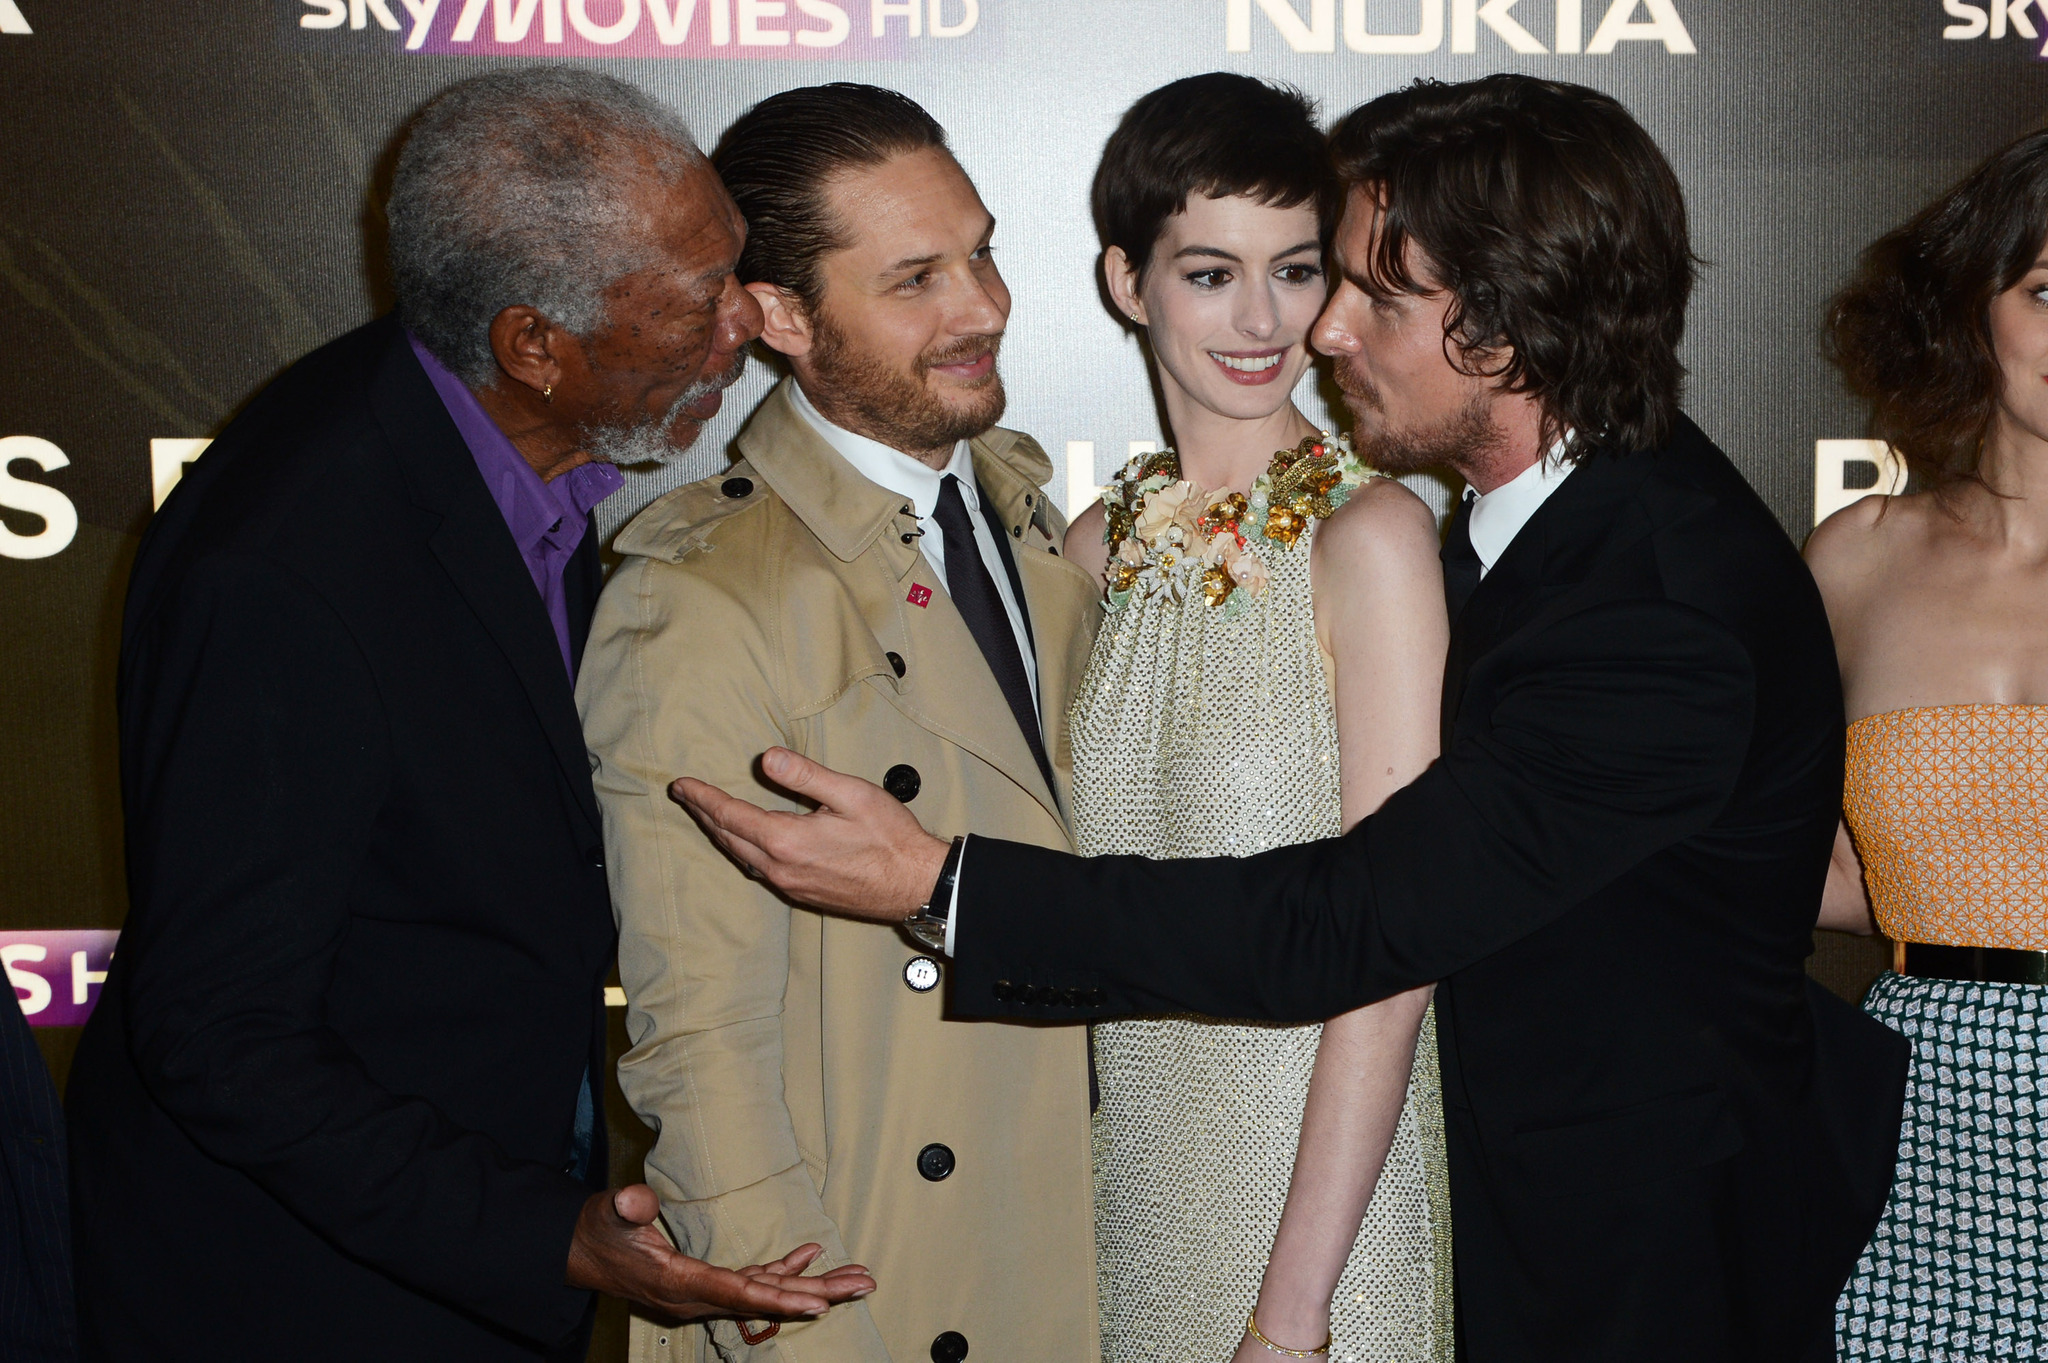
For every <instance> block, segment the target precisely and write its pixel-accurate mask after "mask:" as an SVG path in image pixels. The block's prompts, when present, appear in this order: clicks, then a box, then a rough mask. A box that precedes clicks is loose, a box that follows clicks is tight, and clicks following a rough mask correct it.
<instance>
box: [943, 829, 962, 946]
mask: <svg viewBox="0 0 2048 1363" xmlns="http://www.w3.org/2000/svg"><path fill="white" fill-rule="evenodd" d="M966 869H967V844H966V843H964V842H963V843H961V844H960V861H959V864H958V865H956V866H954V868H953V897H952V902H951V903H949V904H947V905H946V955H947V957H948V958H951V957H952V955H953V943H954V941H955V940H956V939H957V938H958V936H959V932H960V876H961V874H962V873H963V872H964V871H965V870H966Z"/></svg>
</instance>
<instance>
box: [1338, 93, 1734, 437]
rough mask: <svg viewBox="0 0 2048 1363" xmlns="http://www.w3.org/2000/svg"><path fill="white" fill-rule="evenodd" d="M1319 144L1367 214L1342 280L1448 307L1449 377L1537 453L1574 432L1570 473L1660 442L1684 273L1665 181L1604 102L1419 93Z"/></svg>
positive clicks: (1635, 130) (1353, 121) (1367, 112)
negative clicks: (1518, 426) (1527, 419)
mask: <svg viewBox="0 0 2048 1363" xmlns="http://www.w3.org/2000/svg"><path fill="white" fill-rule="evenodd" d="M1330 144H1331V149H1332V152H1333V153H1334V155H1335V157H1336V164H1337V172H1338V174H1339V175H1341V176H1342V177H1343V178H1344V180H1345V181H1346V182H1347V183H1348V184H1351V185H1353V186H1359V187H1363V188H1366V189H1368V190H1370V191H1371V192H1373V193H1374V194H1376V195H1378V196H1379V198H1380V200H1381V202H1382V204H1383V206H1384V216H1383V217H1382V219H1381V222H1380V229H1381V230H1380V233H1379V235H1378V238H1377V240H1376V241H1375V243H1374V248H1373V255H1372V258H1371V259H1370V260H1366V261H1349V262H1346V264H1347V266H1348V268H1350V269H1351V270H1353V271H1355V272H1357V273H1358V274H1359V275H1360V276H1361V277H1362V282H1363V283H1364V284H1365V286H1366V287H1367V288H1368V289H1370V290H1377V291H1381V292H1385V293H1390V294H1392V293H1424V292H1428V291H1430V290H1431V289H1432V288H1434V287H1438V286H1441V287H1443V288H1446V289H1448V290H1449V291H1450V292H1451V295H1452V299H1453V301H1452V304H1451V307H1450V310H1449V311H1448V312H1447V313H1446V314H1445V317H1444V342H1445V354H1446V355H1449V356H1451V358H1452V361H1453V363H1457V364H1460V365H1463V366H1465V367H1467V372H1475V373H1483V374H1486V375H1488V376H1489V377H1494V378H1498V379H1500V380H1501V381H1502V382H1503V384H1504V385H1505V387H1506V389H1507V391H1509V392H1514V393H1527V394H1529V395H1530V396H1532V397H1534V398H1535V399H1536V400H1537V401H1538V403H1540V404H1541V406H1542V408H1543V413H1544V425H1545V434H1546V438H1547V439H1555V438H1556V437H1557V436H1558V435H1560V434H1561V433H1562V432H1563V431H1565V430H1567V429H1569V430H1571V431H1573V432H1575V435H1574V438H1573V442H1572V446H1571V450H1570V452H1569V454H1568V456H1567V457H1569V458H1571V459H1574V460H1576V459H1582V458H1586V457H1588V456H1592V455H1599V454H1628V453H1631V452H1634V451H1638V450H1655V449H1659V448H1661V447H1662V446H1663V445H1664V444H1665V443H1666V442H1668V441H1669V440H1670V438H1671V434H1672V431H1673V428H1674V427H1675V425H1676V423H1677V420H1678V404H1679V398H1680V396H1681V393H1682V391H1683V388H1684V383H1685V367H1684V366H1683V365H1681V364H1680V363H1679V362H1678V342H1679V339H1680V338H1681V337H1682V336H1683V335H1684V334H1685V305H1686V302H1687V300H1688V299H1689V298H1690V297H1691V296H1692V284H1693V271H1694V268H1695V267H1696V265H1697V264H1698V262H1697V260H1696V259H1695V258H1694V256H1693V254H1692V247H1691V244H1690V238H1689V236H1688V234H1687V230H1686V220H1685V196H1684V194H1683V193H1682V192H1681V191H1680V189H1679V186H1678V176H1677V175H1676V174H1674V173H1673V171H1672V169H1671V164H1670V162H1668V161H1666V160H1665V159H1664V153H1663V152H1661V151H1659V150H1658V149H1657V144H1656V143H1655V142H1653V141H1651V140H1650V135H1649V134H1648V133H1647V132H1645V131H1643V128H1642V125H1641V124H1639V123H1637V122H1636V121H1635V119H1633V118H1632V117H1630V116H1629V112H1628V110H1626V109H1624V108H1623V107H1622V106H1621V104H1620V103H1619V102H1618V101H1616V100H1614V99H1613V98H1611V97H1609V96H1607V95H1603V94H1601V93H1600V92H1599V91H1597V90H1589V89H1587V88H1586V87H1585V86H1583V85H1569V84H1566V83H1564V82H1562V81H1550V80H1538V79H1536V78H1534V77H1531V76H1521V75H1511V74H1503V75H1493V76H1486V77H1483V78H1481V79H1479V80H1471V81H1464V82H1461V83H1459V84H1456V85H1446V84H1444V83H1442V82H1440V81H1429V80H1423V81H1417V82H1415V83H1414V84H1413V85H1409V86H1407V87H1405V88H1403V89H1400V90H1396V91H1394V92H1392V93H1391V94H1386V95H1382V96H1380V97H1379V98H1378V99H1375V100H1373V101H1372V102H1370V103H1368V104H1364V105H1361V106H1360V107H1359V108H1357V109H1355V110H1353V111H1352V112H1351V113H1350V114H1348V115H1346V116H1345V118H1344V119H1343V121H1342V122H1340V123H1338V125H1337V126H1336V128H1335V129H1333V130H1332V131H1331V134H1330ZM1411 242H1412V243H1413V244H1414V246H1415V247H1417V248H1418V253H1419V254H1418V253H1411V252H1410V251H1409V250H1408V249H1407V248H1408V246H1409V244H1410V243H1411ZM1424 273H1427V274H1428V275H1430V276H1433V279H1431V280H1426V279H1424V278H1423V277H1422V275H1423V274H1424ZM1453 348H1455V350H1456V352H1457V353H1456V354H1452V351H1453Z"/></svg>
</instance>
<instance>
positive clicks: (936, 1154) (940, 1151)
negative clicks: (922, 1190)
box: [917, 1141, 953, 1183]
mask: <svg viewBox="0 0 2048 1363" xmlns="http://www.w3.org/2000/svg"><path fill="white" fill-rule="evenodd" d="M917 1172H918V1173H920V1174H922V1175H924V1177H925V1178H926V1179H928V1180H930V1181H931V1182H933V1183H937V1182H938V1181H939V1180H940V1179H943V1178H946V1177H947V1176H949V1175H950V1174H951V1173H952V1172H953V1152H952V1151H951V1150H949V1149H947V1148H946V1147H945V1146H943V1145H940V1144H939V1143H938V1142H937V1141H933V1142H932V1143H931V1144H930V1145H927V1146H926V1147H925V1148H924V1149H922V1150H920V1151H918V1152H917Z"/></svg>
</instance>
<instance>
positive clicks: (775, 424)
mask: <svg viewBox="0 0 2048 1363" xmlns="http://www.w3.org/2000/svg"><path fill="white" fill-rule="evenodd" d="M790 382H791V380H787V379H785V380H784V381H783V386H782V387H778V388H777V389H776V390H775V391H774V392H773V393H771V394H769V395H768V398H767V400H766V401H765V402H763V403H762V404H761V407H760V410H759V411H757V412H756V413H755V414H754V417H753V419H752V420H751V421H750V422H749V423H748V424H747V428H746V430H744V431H743V432H741V434H740V438H739V441H738V446H739V450H740V453H741V455H742V456H743V457H744V458H745V460H746V462H747V463H748V464H749V465H750V466H751V467H752V468H753V469H754V470H755V471H756V472H758V473H759V474H760V475H761V476H762V477H763V478H764V479H765V480H767V483H768V485H769V486H770V487H771V488H773V489H774V490H775V494H776V495H777V496H778V497H780V498H781V499H782V500H783V502H784V503H785V504H787V505H788V507H789V509H790V510H791V511H792V512H794V513H795V515H796V517H797V518H798V519H799V520H801V521H802V522H803V523H804V525H805V527H806V528H807V529H809V530H810V532H811V533H812V534H814V535H816V536H817V537H818V540H819V541H820V542H821V543H822V544H823V545H824V546H825V547H826V548H827V549H828V550H830V551H831V553H832V555H833V556H834V558H836V559H837V560H839V563H840V565H841V566H840V578H841V581H842V582H843V583H844V584H845V586H846V587H847V589H848V590H849V591H850V592H851V593H852V595H853V597H854V600H855V601H856V602H857V604H858V608H859V610H860V612H861V615H862V617H863V619H864V620H865V622H866V624H867V626H868V628H869V629H870V630H871V631H872V632H873V635H874V639H875V651H876V653H877V654H878V655H879V657H878V658H877V662H881V660H882V659H884V658H886V657H887V655H888V654H890V653H894V654H896V655H897V657H899V658H901V659H902V660H903V663H904V670H903V673H902V675H901V676H897V675H895V672H894V668H893V666H891V665H889V664H887V663H882V665H881V666H877V667H874V668H872V669H870V675H871V677H872V679H873V681H874V684H876V685H878V686H881V687H882V688H883V689H884V690H885V691H886V692H887V694H888V695H889V696H890V698H891V701H892V702H893V704H894V705H895V706H896V708H897V709H898V710H899V711H901V712H902V714H903V715H904V716H905V717H906V718H907V719H909V720H910V721H911V722H912V723H914V724H916V725H918V726H919V727H920V728H923V729H925V730H928V731H929V732H931V733H933V734H936V735H937V736H939V737H940V738H943V739H945V740H946V741H947V742H949V743H952V744H954V745H956V746H957V747H960V748H962V749H964V750H966V751H967V752H970V753H972V754H974V755H975V756H976V757H978V758H980V759H981V760H982V761H984V762H986V763H988V764H989V765H990V766H991V767H994V768H995V769H996V770H997V771H1000V772H1002V773H1003V774H1004V775H1005V776H1007V777H1009V778H1010V779H1011V780H1012V781H1014V782H1016V783H1017V785H1018V786H1019V787H1021V788H1022V789H1023V790H1024V791H1025V792H1026V793H1028V794H1029V795H1030V796H1031V797H1032V798H1033V799H1034V800H1036V801H1038V802H1039V804H1041V805H1043V806H1044V807H1045V809H1046V811H1047V812H1048V813H1049V814H1051V815H1052V817H1053V818H1054V819H1055V820H1056V821H1058V822H1059V823H1060V824H1061V826H1062V827H1064V826H1065V823H1066V819H1065V816H1064V815H1063V814H1062V812H1061V801H1060V798H1059V796H1058V794H1057V793H1056V792H1054V791H1052V790H1050V789H1048V788H1047V786H1046V784H1045V777H1044V776H1043V775H1042V774H1041V773H1040V772H1039V770H1038V763H1037V761H1036V760H1035V759H1034V758H1033V757H1032V755H1031V747H1030V745H1029V744H1028V743H1026V742H1025V740H1024V735H1023V733H1022V732H1021V731H1020V730H1019V729H1018V727H1017V724H1016V721H1015V719H1014V718H1012V716H1011V712H1010V707H1009V702H1008V701H1007V700H1005V699H1004V697H1003V692H1002V688H1001V687H1000V686H998V685H997V684H996V679H995V674H994V673H993V672H991V671H990V670H989V666H988V663H987V661H986V660H985V659H983V657H982V655H981V647H980V645H978V644H977V643H975V641H974V636H973V635H972V634H970V633H969V632H968V629H967V622H966V621H965V620H963V619H961V617H960V612H959V611H958V610H957V609H956V608H955V607H954V605H953V599H952V597H951V596H950V595H949V594H948V593H947V591H946V585H945V583H944V582H943V581H941V580H940V578H939V575H938V573H937V572H936V571H934V569H933V568H932V565H931V561H930V560H929V559H927V558H926V557H925V556H924V554H923V552H922V551H921V550H920V549H919V548H918V545H917V534H916V531H917V522H916V517H915V515H914V514H912V513H910V512H909V511H908V510H907V509H906V508H905V507H904V504H903V499H902V498H901V497H899V496H897V495H896V494H894V493H892V492H890V491H888V490H887V489H886V488H882V487H879V486H877V485H876V484H874V483H872V482H869V481H868V480H867V479H866V478H864V477H862V476H861V475H860V474H859V473H858V472H857V471H855V469H854V467H853V466H852V465H851V464H849V463H847V462H846V460H845V459H844V458H842V457H841V456H840V455H839V453H838V452H837V451H836V450H834V449H833V448H832V447H831V445H829V444H827V443H826V441H825V439H824V437H823V436H821V435H819V434H818V432H817V431H816V429H815V428H813V427H812V426H811V424H810V423H809V422H808V421H806V420H805V419H804V418H803V416H802V415H801V414H800V413H799V412H798V411H797V410H796V409H795V407H794V406H792V405H791V404H790V401H789V397H788V394H787V391H786V389H787V386H788V384H789V383H790ZM1012 439H1014V437H1012ZM998 448H1003V449H1004V451H1005V452H1007V447H1006V446H998V445H992V444H990V443H989V442H988V440H987V438H986V437H982V438H977V440H976V441H975V465H976V476H977V477H981V476H982V474H983V468H984V465H985V463H986V461H988V460H997V461H998V462H1000V459H1001V456H1000V455H999V454H997V453H995V451H996V450H997V449H998ZM1047 472H1048V475H1049V474H1050V466H1049V465H1048V469H1047ZM1019 476H1021V475H1019ZM996 495H997V494H994V493H991V496H992V497H994V496H996ZM1040 495H1042V494H1040ZM1036 500H1037V498H1036V497H1034V501H1036ZM1020 501H1021V496H1020ZM995 504H996V505H997V506H998V507H1000V506H1001V505H1002V502H1001V501H1000V500H998V501H997V502H996V503H995ZM998 514H999V515H1000V513H998ZM906 536H907V537H908V538H907V539H906ZM1018 553H1019V557H1020V559H1023V560H1026V561H1028V560H1030V559H1031V558H1033V557H1035V556H1036V555H1035V554H1034V553H1031V552H1025V551H1023V550H1019V551H1018ZM1047 557H1050V556H1049V555H1048V556H1047ZM1062 566H1063V567H1069V568H1070V565H1062ZM1070 570H1071V569H1070ZM1018 571H1019V573H1020V575H1022V576H1023V577H1024V581H1025V589H1024V590H1025V597H1026V602H1025V608H1026V610H1028V611H1030V612H1031V614H1032V631H1033V636H1034V640H1035V642H1036V643H1037V653H1038V658H1039V665H1040V672H1039V698H1040V700H1039V710H1040V712H1041V713H1040V720H1039V723H1040V727H1041V738H1042V739H1044V741H1045V742H1046V745H1047V746H1046V752H1047V755H1048V757H1049V758H1050V760H1052V761H1053V763H1054V765H1055V770H1056V771H1064V769H1065V768H1064V764H1062V762H1061V760H1060V758H1058V757H1055V756H1053V753H1054V752H1055V749H1054V747H1053V744H1052V740H1051V735H1050V725H1049V723H1048V717H1047V716H1046V715H1045V713H1044V711H1045V710H1046V709H1047V706H1046V704H1045V700H1046V698H1047V697H1064V695H1065V694H1066V692H1065V691H1064V690H1060V689H1056V687H1058V686H1062V685H1064V684H1065V682H1064V677H1065V676H1066V675H1071V674H1070V672H1069V671H1068V665H1067V664H1065V662H1064V660H1061V661H1060V662H1059V663H1057V664H1056V666H1055V668H1054V671H1055V674H1056V675H1055V676H1054V677H1052V678H1050V679H1049V678H1048V676H1047V673H1046V671H1045V665H1046V659H1047V655H1048V654H1049V653H1054V652H1059V651H1061V650H1063V649H1064V648H1065V645H1066V636H1067V634H1068V632H1069V631H1071V629H1072V628H1073V620H1074V619H1075V618H1077V617H1076V616H1075V615H1074V613H1072V612H1071V611H1067V610H1062V609H1060V608H1059V607H1058V606H1057V605H1056V604H1055V594H1054V593H1052V592H1049V591H1047V590H1045V589H1044V588H1043V587H1042V586H1034V584H1036V583H1039V582H1040V581H1041V579H1042V578H1043V572H1042V569H1041V568H1040V567H1039V565H1036V564H1033V565H1031V567H1030V568H1029V569H1028V570H1027V568H1026V566H1025V563H1024V562H1020V563H1019V565H1018ZM1074 575H1075V576H1079V573H1078V571H1075V573H1074ZM1040 597H1043V598H1044V599H1045V606H1044V609H1045V612H1046V615H1045V618H1044V620H1043V623H1041V617H1040V615H1039V610H1040V605H1039V600H1038V598H1040ZM1052 708H1054V709H1060V708H1061V706H1059V705H1055V706H1054V707H1052ZM1059 720H1060V724H1061V728H1062V738H1061V746H1060V749H1059V750H1060V751H1064V748H1065V742H1064V721H1065V716H1064V715H1063V714H1062V715H1061V716H1059ZM1062 779H1063V780H1064V777H1062Z"/></svg>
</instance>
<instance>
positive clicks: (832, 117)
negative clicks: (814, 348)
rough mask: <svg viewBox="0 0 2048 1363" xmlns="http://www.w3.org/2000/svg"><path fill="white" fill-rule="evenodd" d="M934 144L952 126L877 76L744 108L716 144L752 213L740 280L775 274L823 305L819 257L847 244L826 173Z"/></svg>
mask: <svg viewBox="0 0 2048 1363" xmlns="http://www.w3.org/2000/svg"><path fill="white" fill-rule="evenodd" d="M927 149H932V150H937V151H945V150H947V148H946V130H945V129H944V128H942V127H940V126H939V124H938V120H936V119H934V118H933V117H932V116H931V115H930V114H928V113H926V112H925V111H924V109H923V107H922V106H920V105H919V104H918V103H917V101H915V100H913V99H911V98H910V97H909V96H907V95H901V94H898V93H897V92H896V91H894V90H884V89H882V88H881V87H880V86H876V85H857V84H854V83H853V82H851V81H835V82H833V83H832V84H830V85H807V86H804V87H802V88H800V89H796V90H785V91H783V92H782V93H781V94H779V95H770V96H769V97H768V98H767V99H764V100H762V101H761V102H760V103H759V104H756V105H755V106H754V107H753V108H751V109H749V110H747V112H745V113H744V114H741V115H740V117H739V119H738V121H736V122H735V123H734V124H733V125H732V126H731V127H730V128H727V129H726V130H725V136H724V137H722V138H720V139H719V141H718V149H717V150H716V151H714V152H713V153H712V154H711V164H712V166H713V167H714V168H715V169H716V170H717V171H718V178H719V179H721V180H723V181H725V188H726V192H727V193H729V194H731V195H732V198H733V202H734V203H735V204H737V205H738V206H739V210H740V214H741V216H743V217H745V218H746V220H747V241H746V245H745V246H744V247H743V248H742V249H741V251H740V259H739V277H740V282H741V283H743V284H760V283H767V284H773V285H775V286H776V287H777V288H780V289H781V290H782V291H783V292H784V293H787V294H789V295H790V296H791V297H793V298H795V299H796V300H797V301H798V302H799V303H800V304H801V305H802V307H803V309H804V311H805V312H807V313H810V314H813V315H815V313H816V312H817V308H818V302H819V299H820V297H821V296H822V294H823V292H824V284H823V282H822V280H821V279H820V277H819V273H818V262H819V261H820V260H822V259H823V258H824V257H825V256H826V255H828V254H830V253H831V252H833V251H837V250H840V249H842V248H844V247H845V246H847V245H848V244H849V243H848V238H847V236H846V227H845V224H843V223H841V222H839V221H837V220H836V219H835V218H834V217H833V215H832V211H831V208H830V206H829V205H827V203H826V202H825V189H826V186H827V184H828V182H829V181H830V180H831V179H832V178H833V177H834V176H836V175H839V174H841V173H843V172H845V171H849V170H857V169H861V168H863V167H867V166H878V165H881V164H882V163H883V162H885V161H889V160H893V159H894V158H896V157H898V156H901V155H904V154H905V153H908V152H915V151H924V150H927Z"/></svg>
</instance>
